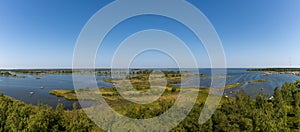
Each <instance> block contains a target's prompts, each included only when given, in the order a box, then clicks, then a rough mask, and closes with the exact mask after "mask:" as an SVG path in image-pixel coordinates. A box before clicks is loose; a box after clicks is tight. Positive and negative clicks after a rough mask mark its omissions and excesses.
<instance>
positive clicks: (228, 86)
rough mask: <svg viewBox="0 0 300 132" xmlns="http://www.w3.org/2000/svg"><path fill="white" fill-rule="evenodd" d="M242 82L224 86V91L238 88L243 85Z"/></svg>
mask: <svg viewBox="0 0 300 132" xmlns="http://www.w3.org/2000/svg"><path fill="white" fill-rule="evenodd" d="M244 84H245V83H244V82H238V83H234V84H229V85H226V86H225V89H233V88H237V87H239V86H242V85H244Z"/></svg>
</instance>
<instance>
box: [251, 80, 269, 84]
mask: <svg viewBox="0 0 300 132" xmlns="http://www.w3.org/2000/svg"><path fill="white" fill-rule="evenodd" d="M264 82H268V79H263V80H251V81H249V83H264Z"/></svg>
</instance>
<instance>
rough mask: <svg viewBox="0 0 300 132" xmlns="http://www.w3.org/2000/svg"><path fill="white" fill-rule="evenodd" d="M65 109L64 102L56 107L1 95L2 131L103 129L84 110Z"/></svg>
mask: <svg viewBox="0 0 300 132" xmlns="http://www.w3.org/2000/svg"><path fill="white" fill-rule="evenodd" d="M73 107H74V110H71V111H70V110H64V106H63V105H62V104H58V105H57V107H56V109H53V108H51V107H48V106H45V105H42V104H39V105H38V106H32V105H27V104H24V103H23V102H20V101H17V100H14V99H12V98H10V97H6V96H3V94H1V95H0V131H2V132H6V131H12V132H19V131H25V132H27V131H29V132H52V131H102V130H101V129H99V128H98V127H97V126H96V125H95V124H94V123H93V122H92V121H91V120H90V119H88V117H87V116H86V115H85V113H84V112H83V111H82V110H77V109H76V108H77V105H76V104H74V105H73Z"/></svg>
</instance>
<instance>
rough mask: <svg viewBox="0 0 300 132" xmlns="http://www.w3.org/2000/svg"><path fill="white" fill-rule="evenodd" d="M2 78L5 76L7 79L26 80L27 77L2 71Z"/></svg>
mask: <svg viewBox="0 0 300 132" xmlns="http://www.w3.org/2000/svg"><path fill="white" fill-rule="evenodd" d="M0 76H5V77H14V78H25V76H17V75H16V74H11V73H10V72H8V71H1V72H0Z"/></svg>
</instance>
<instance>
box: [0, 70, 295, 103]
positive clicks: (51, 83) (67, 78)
mask: <svg viewBox="0 0 300 132" xmlns="http://www.w3.org/2000/svg"><path fill="white" fill-rule="evenodd" d="M210 72H211V70H210V69H201V70H200V73H204V74H207V75H208V76H204V77H201V80H200V85H201V87H210V83H211V81H210V80H209V79H206V78H210ZM227 74H228V76H230V77H229V78H227V79H226V83H227V85H228V84H233V83H236V82H245V84H244V85H242V86H240V87H238V88H235V89H230V90H226V91H225V93H226V94H228V95H229V91H233V93H234V92H235V91H237V90H239V89H243V90H244V91H245V92H246V93H247V94H249V95H252V96H255V95H257V93H258V92H263V93H265V94H269V95H271V94H273V90H274V89H275V87H276V86H279V87H280V86H281V85H282V84H283V83H285V82H294V81H296V80H300V77H299V76H294V75H288V74H279V75H269V76H262V74H263V72H246V69H228V70H227ZM26 76H27V77H26V78H12V77H0V92H3V93H4V94H5V95H7V96H11V97H13V98H16V99H19V100H22V101H24V102H25V103H28V104H34V105H36V104H37V102H38V101H41V102H42V103H43V104H48V105H50V106H52V107H55V106H56V105H57V103H58V102H61V103H63V104H64V105H65V106H66V109H71V108H72V104H73V101H67V100H65V99H63V98H61V97H56V96H54V95H50V94H49V91H50V90H53V89H74V88H73V82H72V75H71V74H51V75H45V76H40V77H41V79H36V78H35V77H33V76H29V75H26ZM96 78H97V81H98V86H99V87H111V86H112V85H111V84H110V83H105V82H103V81H102V79H103V78H107V76H97V77H96ZM261 79H268V82H266V83H248V82H249V81H251V80H261ZM195 81H199V80H193V79H192V80H191V81H189V82H188V83H186V84H182V85H184V86H193V84H194V83H195ZM41 86H43V87H44V88H43V89H41V88H40V87H41ZM261 88H263V90H261ZM30 91H33V92H34V94H33V95H32V96H30V95H29V92H30ZM232 96H234V94H232ZM82 107H85V106H82Z"/></svg>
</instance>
